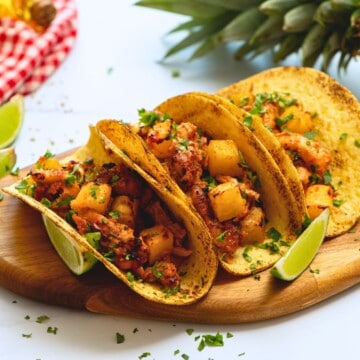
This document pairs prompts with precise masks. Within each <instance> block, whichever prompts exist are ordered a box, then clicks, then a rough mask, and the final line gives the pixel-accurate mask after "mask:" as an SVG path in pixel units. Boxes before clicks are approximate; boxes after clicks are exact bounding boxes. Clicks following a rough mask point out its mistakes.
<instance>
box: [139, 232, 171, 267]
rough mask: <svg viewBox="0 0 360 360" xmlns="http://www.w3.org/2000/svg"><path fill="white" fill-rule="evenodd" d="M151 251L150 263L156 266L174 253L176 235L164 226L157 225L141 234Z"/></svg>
mask: <svg viewBox="0 0 360 360" xmlns="http://www.w3.org/2000/svg"><path fill="white" fill-rule="evenodd" d="M140 237H141V238H142V239H143V240H144V242H145V244H146V245H147V247H148V250H149V263H150V264H154V263H155V262H156V261H158V260H161V259H162V258H163V257H164V256H165V255H168V254H170V253H171V252H172V250H173V247H174V235H173V233H172V232H171V231H170V230H169V229H167V228H166V227H165V226H164V225H155V226H153V227H151V228H148V229H144V230H142V231H141V232H140Z"/></svg>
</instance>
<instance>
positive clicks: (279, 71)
mask: <svg viewBox="0 0 360 360" xmlns="http://www.w3.org/2000/svg"><path fill="white" fill-rule="evenodd" d="M246 92H252V93H254V94H257V93H264V92H267V93H273V92H279V93H288V94H289V95H290V96H291V97H292V98H296V99H297V100H298V101H299V102H300V103H301V104H302V105H303V107H304V109H305V110H306V111H309V112H310V113H316V114H317V115H318V116H317V117H316V118H315V119H314V122H315V130H316V132H317V133H318V139H319V142H320V143H321V144H322V145H323V146H324V147H326V148H328V149H329V150H331V155H332V162H331V164H330V168H329V170H330V172H331V175H332V183H333V184H334V186H335V187H336V191H337V194H338V195H337V198H338V199H341V200H342V201H343V203H342V205H341V206H339V207H336V206H331V207H330V214H331V215H330V220H329V226H328V229H327V236H328V237H333V236H337V235H340V234H342V233H344V232H346V231H348V230H349V229H350V228H351V227H352V226H353V225H354V224H355V223H356V222H357V220H358V219H359V217H360V176H358V175H357V169H358V166H359V160H358V159H359V156H360V147H359V145H358V144H359V141H360V104H359V102H358V100H357V99H356V98H355V97H354V95H353V94H352V93H351V92H350V91H349V90H348V89H346V88H345V87H343V86H342V85H340V84H339V83H338V82H336V81H335V80H334V79H332V78H331V77H330V76H328V75H326V74H325V73H323V72H320V71H318V70H315V69H311V68H304V67H300V68H298V67H280V68H274V69H270V70H266V71H263V72H261V73H259V74H256V75H254V76H252V77H249V78H247V79H245V80H241V81H239V82H238V83H235V84H233V85H230V86H228V87H226V88H223V89H221V90H219V91H218V92H217V94H218V95H221V96H223V97H225V98H231V96H232V95H233V94H236V93H246ZM342 134H346V139H341V135H342ZM256 136H257V137H258V138H259V139H260V140H261V142H262V143H263V144H264V145H265V146H266V147H267V148H268V149H269V151H270V152H271V154H272V155H273V156H274V158H275V159H276V160H277V162H278V164H279V166H280V162H284V163H285V160H284V156H283V154H284V152H281V153H280V152H278V153H277V156H275V154H274V151H273V149H275V148H276V147H279V146H281V145H280V143H279V142H278V140H277V139H276V137H275V136H273V134H271V133H270V132H269V131H267V130H266V128H265V127H263V131H259V132H256ZM285 154H286V153H285ZM286 157H288V156H286ZM280 167H281V166H280ZM291 167H293V165H292V163H291V164H289V163H288V164H287V165H286V167H285V169H284V167H281V168H282V170H283V172H284V174H285V175H286V177H287V178H288V179H292V178H291V176H290V175H289V171H290V168H291ZM293 168H294V167H293ZM294 169H295V168H294ZM291 171H292V170H291ZM295 171H296V170H295ZM292 172H293V171H292Z"/></svg>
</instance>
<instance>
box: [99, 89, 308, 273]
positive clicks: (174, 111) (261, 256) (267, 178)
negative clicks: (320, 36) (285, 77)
mask: <svg viewBox="0 0 360 360" xmlns="http://www.w3.org/2000/svg"><path fill="white" fill-rule="evenodd" d="M156 110H158V111H160V112H161V113H167V114H169V116H170V117H171V118H172V119H173V120H174V121H175V122H177V123H180V122H191V123H193V124H195V125H196V126H198V127H199V128H201V129H202V130H204V132H205V133H207V134H208V135H209V136H210V137H212V138H214V139H232V140H234V141H235V143H236V144H237V146H238V148H239V150H240V151H241V152H242V154H243V156H244V159H245V161H246V162H247V164H248V165H249V167H250V168H251V169H252V170H254V171H255V172H256V173H257V175H258V177H259V179H260V183H261V185H262V191H261V196H262V201H263V203H264V207H265V212H266V216H267V219H268V220H269V221H268V223H267V228H268V229H270V228H275V229H276V230H278V231H279V232H280V233H281V234H282V240H284V241H288V242H292V241H293V240H294V239H295V237H296V233H297V231H298V230H299V229H301V226H302V222H303V220H304V216H303V214H301V213H300V212H299V210H298V206H297V205H296V202H295V201H294V196H293V194H292V192H291V191H290V189H289V187H288V184H287V182H286V179H285V177H284V175H283V174H282V172H281V171H280V170H279V168H278V167H277V165H276V163H275V161H274V159H273V158H272V157H271V156H270V154H269V153H268V151H267V150H266V148H265V147H264V145H263V144H261V142H259V141H258V139H257V138H256V137H255V136H254V135H253V134H252V133H251V131H250V130H249V129H248V128H247V127H246V126H244V125H243V124H242V123H240V122H239V121H238V120H237V118H236V117H234V116H233V115H231V114H230V113H229V111H227V110H226V109H225V108H224V107H222V106H219V104H217V103H215V102H214V101H210V100H209V99H207V98H205V97H203V96H200V95H199V94H197V93H187V94H183V95H179V96H175V97H173V98H171V99H168V100H167V101H165V102H164V103H162V104H161V105H159V106H158V107H157V108H156ZM97 127H98V129H99V131H100V133H102V134H103V135H104V136H105V137H106V138H107V139H108V141H109V143H111V144H113V145H115V146H116V147H117V148H118V149H122V147H123V139H124V138H129V139H131V142H132V144H133V145H134V146H133V148H132V150H133V151H135V152H136V156H137V161H136V162H137V163H138V164H139V165H140V166H141V168H142V169H144V170H145V168H144V166H142V164H141V161H142V160H141V159H142V158H143V157H145V156H146V157H149V158H150V159H149V161H147V163H148V164H150V163H151V164H152V165H153V166H150V167H148V169H146V171H149V173H150V175H152V176H153V177H154V178H156V179H158V180H159V181H160V182H163V181H164V179H166V187H167V188H168V189H169V191H171V192H172V193H173V194H174V195H175V196H178V198H179V199H180V200H181V201H184V202H187V203H188V202H189V201H190V199H189V198H188V197H187V196H186V195H185V194H184V193H183V192H182V190H181V189H180V188H179V186H178V185H177V184H176V183H175V182H174V181H173V180H171V179H169V174H168V172H167V171H166V170H165V169H164V168H163V167H162V165H161V164H160V162H158V160H157V159H156V157H155V155H154V154H153V153H151V152H150V151H149V150H148V148H147V145H146V144H145V142H144V141H143V140H142V139H141V138H140V137H139V136H138V135H136V134H134V133H132V132H131V130H130V129H129V128H128V127H126V126H124V124H122V123H121V122H118V121H115V120H104V121H102V122H100V123H98V124H97ZM272 241H273V240H272V239H267V240H266V243H270V242H272ZM279 247H280V251H279V252H272V251H271V250H269V249H263V248H259V247H257V246H251V247H246V248H245V247H240V248H238V250H237V251H236V252H235V254H234V258H233V261H232V262H231V263H230V262H225V261H223V260H222V259H221V257H219V260H220V262H221V265H222V267H223V268H224V269H225V270H226V271H228V272H229V273H231V274H234V275H242V276H245V275H250V274H253V273H254V272H257V271H261V270H263V269H266V268H268V267H270V266H271V265H272V264H273V263H274V262H276V260H278V259H279V257H280V256H281V255H283V254H284V253H285V252H286V250H287V249H288V247H287V246H281V245H279ZM244 251H246V255H247V256H244ZM250 258H251V259H252V260H251V261H249V259H250Z"/></svg>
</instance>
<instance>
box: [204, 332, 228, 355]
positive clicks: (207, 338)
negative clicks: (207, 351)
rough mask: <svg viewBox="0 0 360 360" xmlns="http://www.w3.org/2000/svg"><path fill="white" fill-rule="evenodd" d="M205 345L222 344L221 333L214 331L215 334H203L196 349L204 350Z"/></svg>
mask: <svg viewBox="0 0 360 360" xmlns="http://www.w3.org/2000/svg"><path fill="white" fill-rule="evenodd" d="M205 346H224V339H223V336H222V334H220V333H216V335H211V334H207V335H203V336H202V337H201V341H200V343H199V346H198V350H199V351H202V350H204V348H205Z"/></svg>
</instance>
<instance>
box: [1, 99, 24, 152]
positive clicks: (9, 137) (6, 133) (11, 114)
mask: <svg viewBox="0 0 360 360" xmlns="http://www.w3.org/2000/svg"><path fill="white" fill-rule="evenodd" d="M23 118H24V98H23V97H22V96H21V95H15V96H13V97H12V98H11V99H10V100H9V101H8V102H6V103H5V104H3V105H1V106H0V149H3V148H6V147H7V146H9V145H10V144H12V143H13V142H14V141H15V139H16V137H17V136H18V135H19V132H20V130H21V126H22V124H23Z"/></svg>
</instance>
